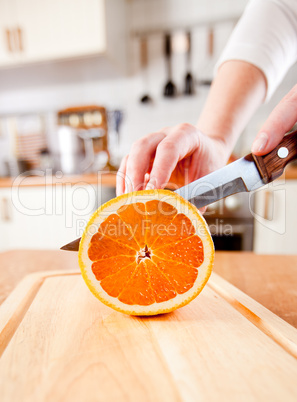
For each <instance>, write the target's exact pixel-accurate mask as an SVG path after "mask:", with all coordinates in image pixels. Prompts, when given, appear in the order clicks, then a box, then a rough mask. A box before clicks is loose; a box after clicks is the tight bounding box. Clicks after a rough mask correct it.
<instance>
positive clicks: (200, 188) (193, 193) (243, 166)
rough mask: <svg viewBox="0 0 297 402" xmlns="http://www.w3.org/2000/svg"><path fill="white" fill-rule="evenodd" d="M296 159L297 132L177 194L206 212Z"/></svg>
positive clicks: (70, 246)
mask: <svg viewBox="0 0 297 402" xmlns="http://www.w3.org/2000/svg"><path fill="white" fill-rule="evenodd" d="M294 159H297V131H295V132H293V133H291V134H288V135H286V136H285V137H284V138H283V140H282V141H281V143H280V144H279V145H278V146H277V147H276V148H275V149H273V150H272V151H271V152H270V153H268V154H267V155H264V156H256V155H253V154H249V155H246V156H244V157H243V158H240V159H238V160H236V161H235V162H232V163H230V164H228V165H226V166H224V167H223V168H221V169H218V170H216V171H214V172H212V173H210V174H208V175H206V176H204V177H201V178H200V179H198V180H195V181H193V182H192V183H190V184H187V185H186V186H184V187H181V188H179V189H177V190H175V192H176V193H177V194H179V195H180V196H182V197H183V198H185V199H186V200H189V201H190V202H191V203H192V204H194V205H195V206H196V207H197V208H202V207H205V206H206V205H209V204H212V203H213V202H215V201H218V200H220V199H222V198H225V197H228V196H229V195H232V194H236V193H241V192H249V191H254V190H257V189H258V188H260V187H262V186H264V185H265V184H267V183H270V182H271V181H273V180H275V179H276V178H278V177H279V176H281V174H282V173H283V171H284V168H285V167H286V165H287V164H288V163H289V162H291V161H292V160H294ZM79 243H80V238H79V239H76V240H74V241H72V242H71V243H68V244H66V245H65V246H63V247H61V250H68V251H78V249H79Z"/></svg>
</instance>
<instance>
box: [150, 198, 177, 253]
mask: <svg viewBox="0 0 297 402" xmlns="http://www.w3.org/2000/svg"><path fill="white" fill-rule="evenodd" d="M145 209H146V220H147V225H146V229H147V230H146V232H145V243H146V244H147V246H148V247H150V246H151V245H152V244H153V243H154V242H155V240H156V239H157V238H158V237H159V236H160V235H162V233H163V231H164V230H165V228H166V226H167V225H168V224H169V223H170V222H171V221H172V219H173V218H174V217H175V215H176V214H177V210H176V208H174V207H173V206H172V205H170V204H168V203H167V202H162V201H159V200H152V201H148V202H147V203H146V204H145Z"/></svg>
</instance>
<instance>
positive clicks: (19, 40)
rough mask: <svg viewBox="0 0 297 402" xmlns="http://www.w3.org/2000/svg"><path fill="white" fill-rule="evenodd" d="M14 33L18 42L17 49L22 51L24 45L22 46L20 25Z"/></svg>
mask: <svg viewBox="0 0 297 402" xmlns="http://www.w3.org/2000/svg"><path fill="white" fill-rule="evenodd" d="M16 33H17V41H18V44H19V51H20V52H23V51H24V46H23V34H22V30H21V28H20V27H18V28H17V29H16Z"/></svg>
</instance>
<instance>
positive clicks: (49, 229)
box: [0, 183, 115, 251]
mask: <svg viewBox="0 0 297 402" xmlns="http://www.w3.org/2000/svg"><path fill="white" fill-rule="evenodd" d="M114 196H115V189H114V188H107V187H102V188H101V189H98V188H97V187H96V186H93V185H90V184H79V183H78V184H70V183H69V184H66V185H53V186H42V187H19V188H17V187H15V188H12V189H3V190H1V191H0V251H5V250H11V249H59V248H60V247H61V246H63V245H64V244H66V243H69V242H71V241H72V240H74V239H76V238H78V237H80V236H81V235H82V232H83V230H84V228H85V226H86V224H87V222H88V221H89V219H90V216H91V215H92V214H93V212H94V211H95V210H96V209H97V208H98V204H101V203H104V202H106V201H108V200H109V199H111V198H113V197H114Z"/></svg>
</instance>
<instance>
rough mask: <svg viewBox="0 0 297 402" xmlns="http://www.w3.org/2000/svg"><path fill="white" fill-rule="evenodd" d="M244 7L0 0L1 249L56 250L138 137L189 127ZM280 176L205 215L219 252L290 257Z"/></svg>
mask: <svg viewBox="0 0 297 402" xmlns="http://www.w3.org/2000/svg"><path fill="white" fill-rule="evenodd" d="M246 4H247V0H207V1H206V0H201V1H197V0H59V1H58V0H55V1H53V0H43V1H38V0H0V176H1V178H0V213H1V218H0V250H8V249H15V248H57V247H58V246H61V245H63V243H65V242H68V241H71V240H72V237H74V238H75V237H78V236H79V235H80V234H81V230H82V229H83V227H84V224H85V222H86V220H87V219H88V217H89V216H90V213H92V212H93V211H94V210H95V209H96V207H97V206H98V205H100V204H101V202H104V201H106V200H108V199H110V198H112V197H113V196H114V195H115V172H116V170H117V168H118V166H119V162H120V160H121V157H122V156H123V155H125V154H126V153H127V152H128V151H129V149H130V146H131V144H132V143H133V142H134V141H135V140H136V139H138V138H140V137H141V136H143V135H145V134H148V133H150V132H153V131H156V130H158V129H160V128H162V127H164V126H169V125H175V124H179V123H182V122H189V123H193V124H195V123H196V121H197V119H198V116H199V113H200V111H201V109H202V107H203V104H204V102H205V99H206V96H207V93H208V91H209V86H210V83H211V80H212V78H213V73H214V66H215V63H216V61H217V59H218V57H219V55H220V53H221V51H222V50H223V48H224V45H225V44H226V42H227V40H228V37H229V35H230V33H231V32H232V29H233V28H234V26H235V24H236V22H237V21H238V19H239V17H240V16H241V14H242V12H243V10H244V8H245V6H246ZM251 29H252V27H251ZM296 72H297V70H296V66H293V68H292V69H291V70H290V71H289V73H288V74H287V76H286V78H285V80H284V81H283V83H282V84H281V86H280V87H279V88H278V90H277V91H276V93H275V95H274V96H273V98H272V99H271V100H270V101H269V103H267V104H265V105H263V106H262V107H261V108H260V109H259V111H258V112H257V113H256V115H255V116H254V117H253V119H252V120H251V122H250V123H249V125H248V127H247V128H246V129H245V132H244V134H243V135H242V137H241V139H240V140H239V142H238V144H237V145H236V147H235V150H234V155H233V158H235V159H236V158H238V157H240V156H243V155H244V154H246V153H249V152H250V146H251V143H252V140H253V138H254V136H255V134H256V132H257V130H258V129H259V128H260V126H261V124H262V123H263V122H264V121H265V119H266V118H267V116H268V114H269V112H270V111H271V110H272V108H273V107H274V106H275V105H276V104H277V103H278V102H279V100H280V99H281V98H282V97H283V96H284V95H285V93H286V92H288V91H289V89H290V88H291V87H292V86H293V85H294V84H295V80H296ZM102 170H103V171H104V172H105V174H104V175H103V176H102V179H101V178H100V180H101V182H100V186H99V185H98V176H97V172H98V171H102ZM296 170H297V169H296ZM20 174H22V176H21V180H20V181H19V182H20V183H21V184H20V186H18V187H17V189H15V188H14V187H15V184H16V182H15V181H14V180H15V179H14V178H15V177H19V175H20ZM27 176H28V177H27ZM48 176H50V179H49V177H48ZM100 177H101V176H100ZM288 178H289V179H290V180H285V179H282V180H280V181H278V182H277V183H274V184H273V186H270V187H269V188H266V189H264V190H262V191H261V192H259V194H258V195H256V196H255V197H253V198H250V197H249V196H248V195H244V196H235V197H233V198H232V197H231V198H229V199H228V200H226V201H224V202H221V203H219V204H218V205H215V206H213V207H212V208H210V209H209V217H208V219H209V224H210V225H212V227H213V234H214V238H215V241H216V246H217V249H231V250H255V251H257V252H262V253H263V252H264V253H265V252H267V253H295V252H296V244H295V242H294V241H292V230H293V226H295V225H293V223H294V222H293V221H294V219H296V218H294V215H295V213H294V210H295V209H294V204H295V202H294V196H295V195H296V193H297V192H296V189H297V181H295V179H296V180H297V174H296V173H295V170H294V169H291V173H290V177H288ZM12 184H14V186H12ZM66 184H68V186H67V185H66ZM69 184H70V185H69ZM101 184H103V186H102V185H101ZM49 189H51V190H50V191H49ZM65 200H66V201H67V200H68V201H69V205H68V204H67V203H66V201H65ZM66 204H67V205H66ZM70 204H71V205H70ZM22 207H24V208H23V210H22ZM251 209H252V213H251V211H250V210H251ZM67 211H68V212H69V211H71V214H70V213H68V212H67ZM70 215H71V216H70ZM255 215H256V216H255ZM292 216H293V218H292ZM296 223H297V222H296ZM228 225H230V227H231V232H232V233H231V235H230V233H229V234H227V235H226V233H227V232H228V230H227V229H228V228H229V226H228Z"/></svg>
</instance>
